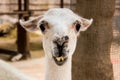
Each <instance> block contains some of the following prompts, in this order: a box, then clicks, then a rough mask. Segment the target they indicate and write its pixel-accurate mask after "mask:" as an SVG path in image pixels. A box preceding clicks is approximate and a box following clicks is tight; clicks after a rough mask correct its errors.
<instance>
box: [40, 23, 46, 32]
mask: <svg viewBox="0 0 120 80" xmlns="http://www.w3.org/2000/svg"><path fill="white" fill-rule="evenodd" d="M39 27H40V29H41V31H42V32H44V31H45V25H44V24H43V23H42V24H40V25H39Z"/></svg>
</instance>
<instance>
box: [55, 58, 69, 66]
mask: <svg viewBox="0 0 120 80" xmlns="http://www.w3.org/2000/svg"><path fill="white" fill-rule="evenodd" d="M53 59H54V61H55V63H56V64H57V65H59V66H62V65H63V64H64V63H65V62H66V61H67V57H63V56H61V57H54V56H53Z"/></svg>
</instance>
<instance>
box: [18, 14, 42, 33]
mask: <svg viewBox="0 0 120 80" xmlns="http://www.w3.org/2000/svg"><path fill="white" fill-rule="evenodd" d="M41 18H42V16H39V17H36V18H34V19H31V20H28V21H24V20H23V19H21V20H20V21H19V22H20V24H21V26H22V27H23V28H24V29H26V30H27V31H30V32H33V31H37V30H39V28H38V27H37V23H38V21H39V20H40V19H41Z"/></svg>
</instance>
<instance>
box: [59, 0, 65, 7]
mask: <svg viewBox="0 0 120 80" xmlns="http://www.w3.org/2000/svg"><path fill="white" fill-rule="evenodd" d="M60 8H64V0H60Z"/></svg>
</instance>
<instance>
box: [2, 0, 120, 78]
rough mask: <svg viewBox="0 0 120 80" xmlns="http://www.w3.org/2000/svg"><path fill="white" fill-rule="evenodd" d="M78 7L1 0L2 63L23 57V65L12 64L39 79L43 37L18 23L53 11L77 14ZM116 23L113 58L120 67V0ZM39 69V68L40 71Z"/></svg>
mask: <svg viewBox="0 0 120 80" xmlns="http://www.w3.org/2000/svg"><path fill="white" fill-rule="evenodd" d="M75 5H76V0H0V59H3V60H7V61H12V59H13V58H14V57H15V56H16V55H18V54H22V57H21V58H20V60H22V61H19V62H9V63H10V64H12V65H14V66H15V67H17V68H18V69H20V70H22V71H23V72H25V73H26V74H27V75H30V76H32V77H35V78H37V79H39V76H43V73H42V72H44V59H43V57H44V52H43V48H42V37H41V35H38V34H35V33H27V32H26V31H24V30H23V29H21V27H20V25H19V23H18V20H19V19H21V18H24V19H25V20H28V19H29V18H33V17H36V16H38V15H42V14H44V13H45V12H46V11H47V10H48V9H49V8H54V7H61V8H63V7H65V8H70V9H72V10H73V11H75V10H76V7H75ZM113 21H114V22H113V42H112V47H111V56H112V59H113V60H112V62H113V63H114V64H120V0H116V6H115V13H114V18H113ZM23 45H24V47H23ZM26 59H27V60H26ZM13 61H14V60H13ZM25 64H26V65H25ZM36 66H37V67H40V69H39V71H38V69H36V68H37V67H36ZM31 68H33V70H32V69H31ZM30 69H31V70H30ZM115 74H117V76H116V77H117V80H120V75H118V74H120V72H118V73H115ZM40 80H42V79H40Z"/></svg>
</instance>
